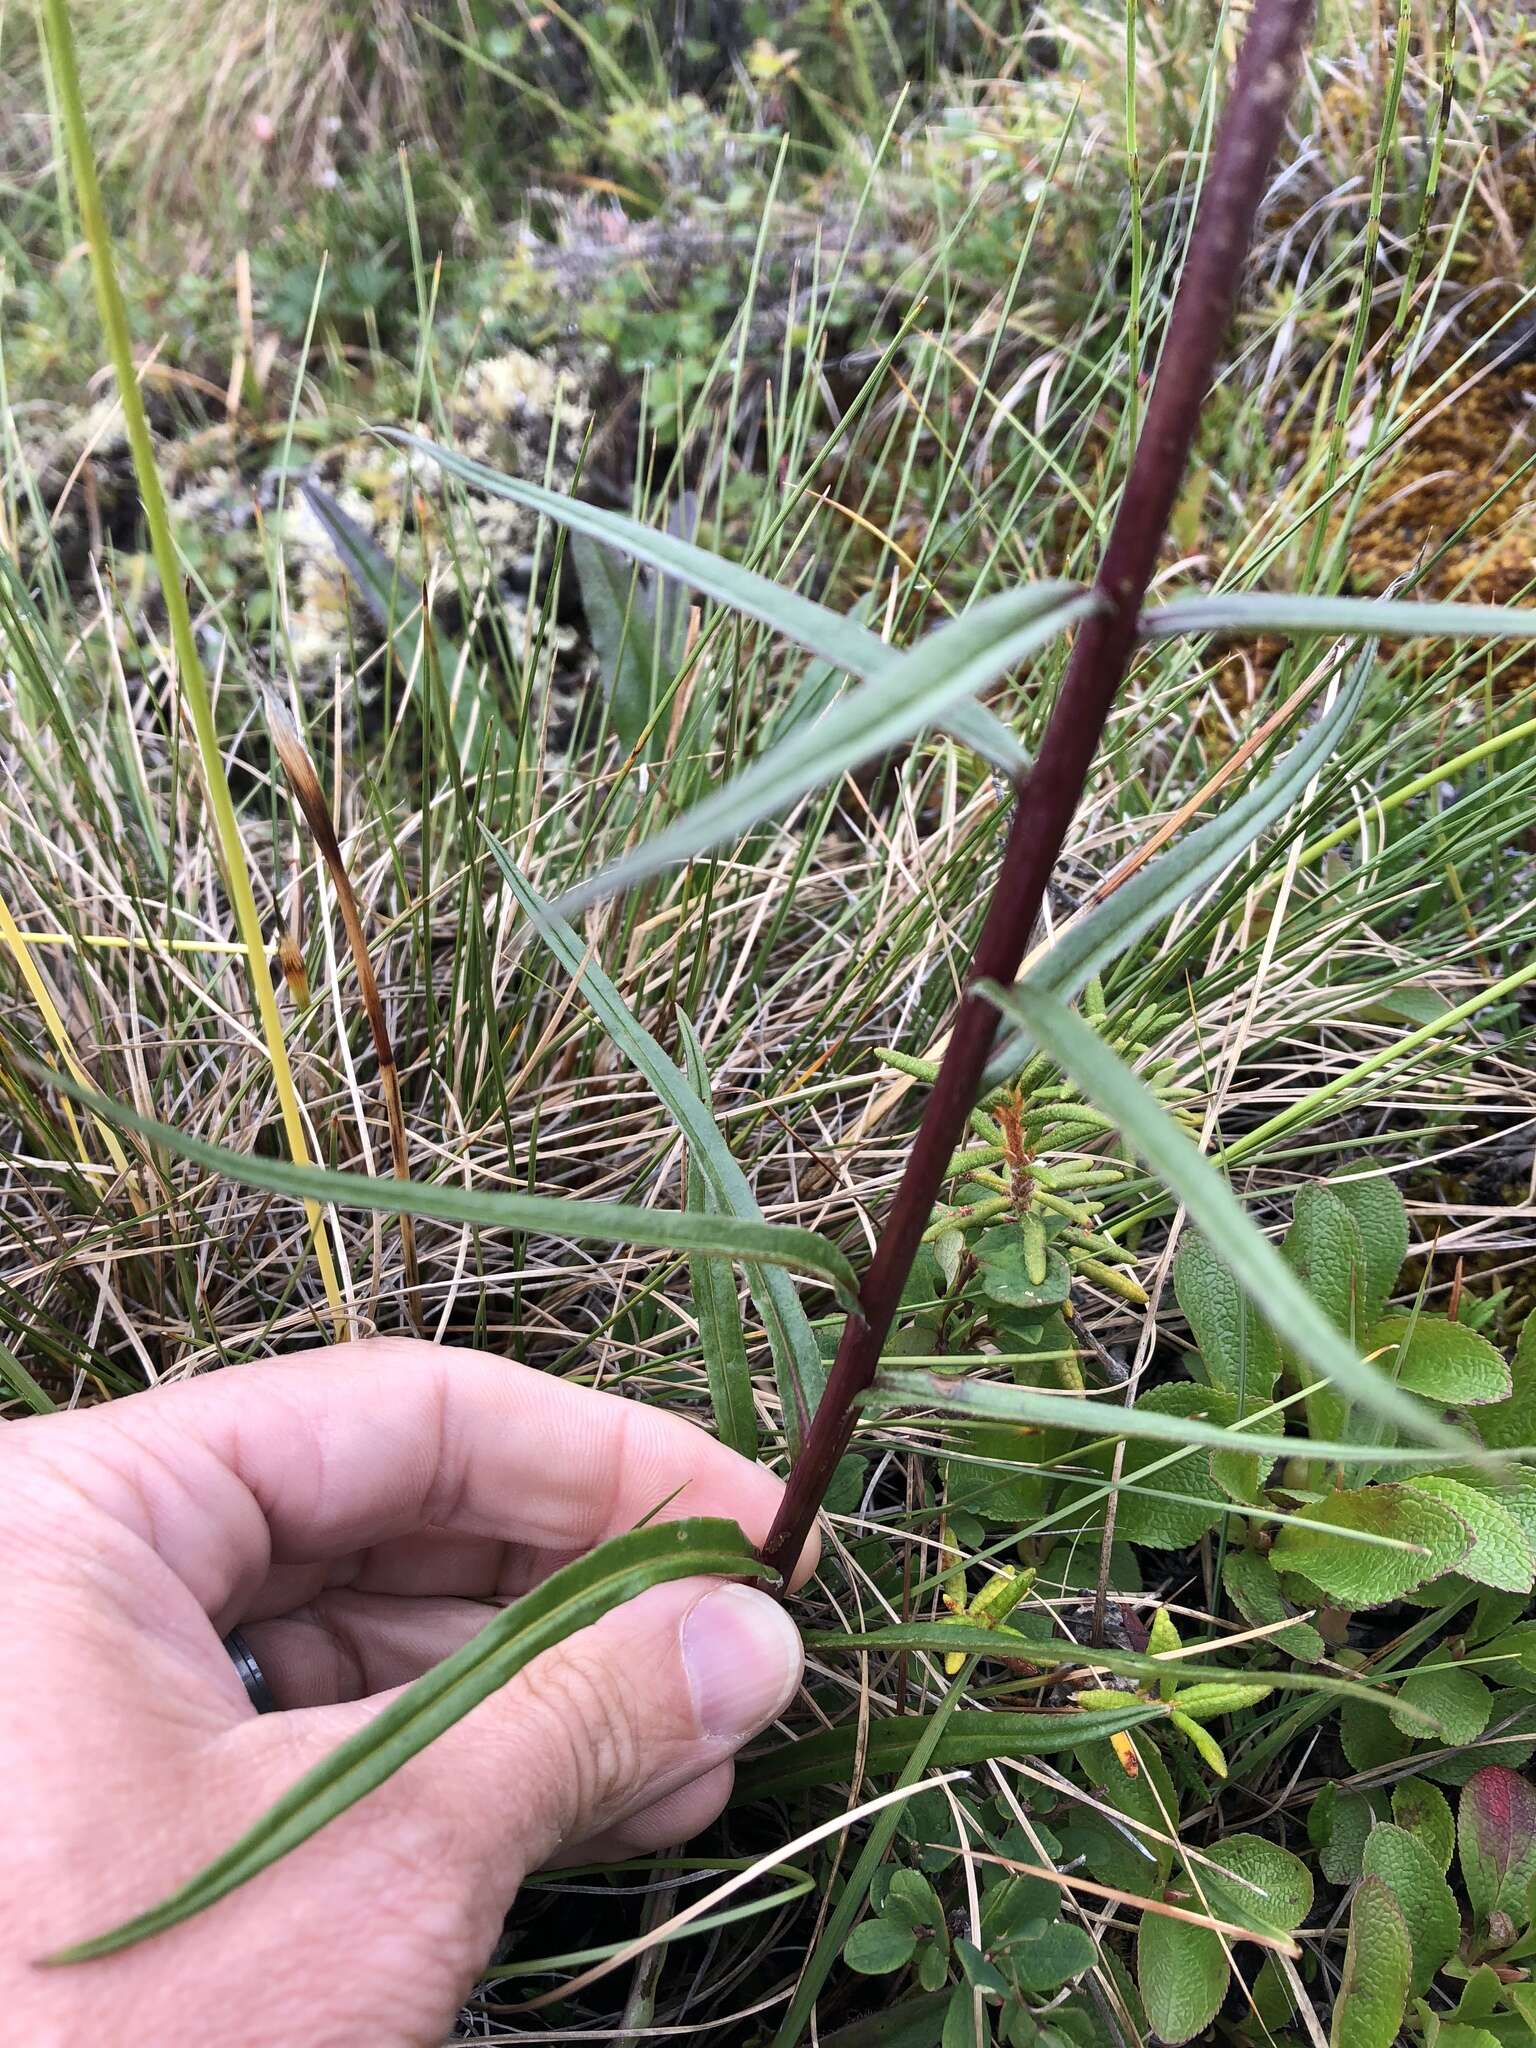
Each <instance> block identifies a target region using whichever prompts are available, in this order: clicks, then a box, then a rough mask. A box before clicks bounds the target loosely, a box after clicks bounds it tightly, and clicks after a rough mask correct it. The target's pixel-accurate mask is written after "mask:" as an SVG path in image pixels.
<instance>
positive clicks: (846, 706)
mask: <svg viewBox="0 0 1536 2048" xmlns="http://www.w3.org/2000/svg"><path fill="white" fill-rule="evenodd" d="M1097 602H1098V600H1097V599H1096V598H1095V597H1094V596H1093V595H1092V593H1091V592H1087V591H1080V590H1079V589H1078V587H1077V586H1076V585H1075V584H1072V583H1062V582H1056V581H1050V582H1042V583H1034V584H1030V585H1028V586H1026V587H1025V588H1024V589H1023V590H1009V591H1003V592H1002V593H1001V594H1000V595H998V596H997V597H990V598H986V599H984V600H983V601H982V602H981V603H980V604H977V605H973V606H972V608H971V609H970V610H969V611H968V612H963V613H962V614H961V616H960V617H959V618H958V619H951V620H950V621H949V622H948V623H947V624H945V625H943V626H940V627H938V628H937V629H936V630H935V631H934V632H932V633H929V634H928V635H927V636H926V637H925V638H924V639H922V640H920V641H919V642H918V644H917V646H916V647H914V648H912V649H911V650H910V651H909V652H908V653H906V654H899V655H895V656H892V657H890V658H889V659H888V660H887V663H886V666H885V667H884V668H883V669H882V670H881V671H880V672H879V673H878V674H877V675H873V676H870V677H868V678H867V679H866V680H865V681H864V682H862V683H859V684H856V685H855V687H854V688H853V689H851V690H849V691H848V692H847V693H846V694H845V695H844V696H842V697H840V698H839V699H838V701H837V702H836V703H835V704H834V705H833V706H832V708H831V709H830V710H829V711H827V712H825V713H823V715H822V716H821V717H820V718H818V719H816V720H815V721H814V722H813V723H809V724H806V725H797V726H795V727H794V728H792V730H791V731H790V732H789V733H787V734H786V735H785V737H784V738H783V739H781V740H780V741H779V742H778V743H777V745H775V746H772V747H770V748H769V749H768V751H767V753H765V754H762V755H759V757H758V759H757V760H755V761H754V762H753V763H752V764H751V766H750V767H748V768H745V769H743V770H742V772H741V774H739V775H737V776H736V777H734V778H733V780H732V781H730V782H728V783H727V784H726V785H725V787H724V788H723V789H721V790H718V791H716V793H715V794H714V795H713V796H707V797H705V798H704V800H703V802H702V803H697V804H695V805H694V806H693V807H692V809H691V810H688V811H685V812H684V813H683V815H682V816H681V817H680V818H677V819H675V820H674V821H673V823H672V824H670V825H668V826H667V827H666V828H665V829H664V830H663V831H661V832H658V833H656V834H654V835H653V836H652V837H651V838H649V839H646V840H644V841H643V842H642V843H641V844H640V845H639V846H637V847H635V849H634V850H633V851H632V852H631V853H627V854H625V855H624V856H623V857H622V858H621V859H619V860H617V861H615V862H614V863H613V865H612V866H611V867H609V868H606V869H604V870H603V872H602V873H601V874H599V875H597V876H595V877H594V878H593V880H592V881H590V882H584V883H582V884H581V886H580V887H579V888H576V889H573V890H572V891H571V893H570V895H569V896H567V897H566V898H564V899H563V901H562V904H561V906H560V907H561V908H564V909H575V908H579V907H580V906H582V905H585V904H588V903H594V902H596V901H597V900H598V899H599V898H600V897H603V896H611V895H612V894H614V892H615V891H616V890H620V889H629V888H632V887H633V886H634V885H635V883H637V882H643V881H645V880H647V879H648V878H649V877H650V876H652V875H656V874H660V873H661V872H662V870H663V869H665V868H669V867H673V866H675V865H676V864H677V863H678V862H680V861H684V860H689V859H692V857H693V856H694V855H695V854H699V853H704V852H706V851H707V850H708V849H709V848H710V847H712V846H718V845H719V844H720V843H721V842H722V841H725V840H731V839H737V838H740V837H741V835H742V834H743V833H744V832H747V831H750V829H751V828H752V827H753V826H754V825H757V824H760V823H761V822H762V820H764V819H765V818H771V817H774V816H776V815H778V814H779V813H780V812H783V811H785V810H787V809H788V808H789V807H790V806H791V805H792V804H793V803H795V802H796V801H797V800H798V799H799V798H800V797H802V796H805V795H807V794H808V793H809V792H810V791H811V790H813V789H819V788H821V787H823V785H825V784H827V783H830V782H835V781H836V780H837V779H838V777H839V776H841V775H844V774H846V773H847V772H848V770H849V769H851V768H857V767H858V766H859V765H860V764H861V763H862V762H865V761H869V760H873V759H875V758H876V757H877V756H878V755H880V754H883V753H885V752H886V751H887V750H888V749H890V748H891V747H894V746H898V745H899V744H900V743H901V742H902V741H903V740H908V739H911V738H912V736H913V735H914V734H915V733H918V732H921V731H923V730H924V729H925V728H927V727H929V726H932V725H936V724H938V723H939V722H940V720H941V719H942V717H943V714H944V711H945V710H946V708H947V707H948V706H950V705H952V704H957V703H959V702H960V701H961V699H962V698H965V697H968V696H970V695H972V694H973V693H974V692H975V691H977V690H981V689H985V688H986V686H987V685H988V684H989V683H993V682H996V681H997V679H998V677H999V676H1002V675H1006V673H1007V672H1008V670H1009V669H1011V668H1015V667H1017V665H1018V664H1019V663H1020V662H1021V661H1025V660H1027V659H1028V657H1029V656H1030V655H1031V654H1035V653H1038V651H1039V650H1040V649H1041V648H1042V647H1044V646H1045V645H1046V643H1047V642H1048V641H1050V640H1053V639H1054V638H1055V637H1056V635H1057V634H1058V633H1061V632H1064V631H1065V630H1066V628H1067V627H1068V626H1070V625H1073V624H1075V623H1076V622H1077V620H1079V619H1082V618H1086V616H1087V615H1088V613H1089V612H1090V611H1092V610H1093V608H1094V606H1095V605H1096V604H1097Z"/></svg>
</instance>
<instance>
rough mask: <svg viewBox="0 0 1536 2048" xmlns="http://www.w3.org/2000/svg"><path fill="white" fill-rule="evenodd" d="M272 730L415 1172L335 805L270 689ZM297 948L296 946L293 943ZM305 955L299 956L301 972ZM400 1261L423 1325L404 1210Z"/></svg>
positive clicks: (392, 1116) (402, 1165)
mask: <svg viewBox="0 0 1536 2048" xmlns="http://www.w3.org/2000/svg"><path fill="white" fill-rule="evenodd" d="M265 703H266V714H267V729H268V731H269V732H270V734H271V736H272V744H273V746H274V747H275V748H276V750H277V758H278V760H279V761H280V762H281V763H282V768H283V773H284V774H285V775H286V776H287V778H288V786H289V788H290V789H291V790H292V792H293V798H294V801H295V803H297V805H298V807H299V809H300V811H301V812H302V813H303V815H304V822H305V824H307V825H308V827H309V830H310V835H311V837H312V838H313V839H314V842H315V844H316V846H317V847H318V848H319V850H320V857H321V859H322V860H323V861H324V862H325V867H326V872H327V874H329V876H330V878H331V886H332V887H333V888H334V889H335V891H336V903H337V907H338V908H339V910H340V911H341V922H342V925H343V927H344V928H345V931H346V934H347V944H348V946H350V948H351V949H352V961H353V965H354V966H355V967H356V969H357V985H358V988H359V989H360V990H361V992H362V998H363V1012H364V1014H365V1016H366V1017H367V1019H368V1029H369V1031H370V1033H371V1034H372V1037H373V1049H374V1052H375V1054H376V1055H377V1057H378V1062H379V1092H380V1093H381V1095H382V1096H383V1098H384V1109H385V1114H386V1116H387V1118H388V1121H389V1151H390V1158H391V1161H392V1163H393V1166H394V1172H395V1178H396V1180H409V1179H410V1177H411V1161H410V1148H409V1144H408V1142H407V1139H406V1131H405V1110H404V1106H403V1104H402V1102H401V1099H400V1070H399V1068H398V1066H397V1065H396V1064H395V1049H394V1044H393V1041H392V1040H391V1038H390V1035H389V1023H388V1020H387V1019H386V1017H385V1015H384V1003H383V999H382V997H381V996H380V994H379V983H378V977H377V976H376V975H375V974H374V971H373V961H372V959H371V958H370V956H369V952H368V939H367V934H366V933H365V932H364V930H363V919H362V913H361V911H360V910H359V909H358V904H357V892H356V890H354V888H353V887H352V878H351V876H350V875H349V874H348V873H347V864H346V861H345V859H344V858H343V855H342V851H341V841H340V840H339V838H338V837H337V834H336V825H335V821H334V819H333V818H332V816H331V809H330V805H329V804H328V803H327V802H326V800H325V791H324V789H323V788H322V787H321V784H320V777H319V774H318V772H317V771H316V768H315V764H314V762H313V760H312V759H311V758H310V754H309V749H308V748H307V747H306V746H305V744H304V738H303V735H302V734H301V733H300V731H299V728H298V726H297V725H296V724H295V723H294V720H293V715H292V713H291V712H290V711H289V709H288V707H287V705H286V704H284V703H283V701H282V699H281V698H280V697H278V696H277V695H276V694H275V693H274V692H272V691H270V690H269V691H267V692H266V693H265ZM294 950H295V951H296V950H297V949H296V948H294ZM280 951H281V948H280ZM283 969H284V975H285V978H288V979H289V981H290V986H292V985H293V982H292V970H291V967H290V964H289V962H288V960H287V959H284V962H283ZM302 969H303V959H302V955H301V956H300V959H299V970H300V972H301V973H302ZM400 1263H401V1266H402V1268H403V1270H404V1274H405V1298H406V1306H407V1308H408V1309H409V1312H410V1317H411V1321H412V1323H413V1324H414V1325H415V1327H416V1328H417V1329H418V1330H420V1329H421V1328H422V1327H423V1322H422V1311H421V1279H420V1272H419V1269H418V1267H417V1263H416V1225H415V1222H414V1220H413V1219H412V1218H411V1217H409V1216H405V1215H402V1216H401V1218H400Z"/></svg>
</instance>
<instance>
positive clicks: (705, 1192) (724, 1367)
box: [687, 1036, 758, 1458]
mask: <svg viewBox="0 0 1536 2048" xmlns="http://www.w3.org/2000/svg"><path fill="white" fill-rule="evenodd" d="M687 1055H688V1074H689V1078H690V1080H691V1081H692V1083H693V1086H694V1088H695V1089H696V1090H697V1091H698V1095H699V1099H700V1101H701V1102H702V1101H705V1100H706V1099H707V1094H708V1089H709V1069H708V1068H707V1067H706V1066H705V1065H704V1061H703V1055H702V1053H701V1051H700V1050H699V1046H698V1041H697V1040H696V1039H695V1038H693V1037H691V1036H690V1038H689V1040H688V1044H687ZM687 1199H688V1207H689V1208H690V1209H698V1210H701V1211H702V1212H703V1213H704V1214H705V1215H710V1214H713V1212H714V1211H715V1210H716V1209H717V1208H718V1206H719V1199H720V1198H719V1196H718V1195H717V1194H716V1193H715V1191H714V1189H713V1188H712V1187H711V1186H710V1184H709V1181H708V1180H707V1178H706V1177H705V1174H704V1170H703V1168H702V1167H701V1166H700V1164H699V1160H698V1154H697V1153H696V1152H695V1150H694V1148H693V1147H692V1146H691V1145H690V1146H689V1148H688V1191H687ZM688 1281H689V1285H690V1287H691V1288H692V1290H693V1308H694V1314H695V1315H696V1316H697V1317H698V1319H699V1349H700V1351H702V1352H703V1354H704V1370H705V1372H706V1374H707V1375H708V1377H709V1403H710V1407H711V1409H712V1410H713V1411H714V1417H715V1434H716V1436H718V1437H719V1439H720V1441H721V1443H723V1444H728V1445H729V1446H730V1448H731V1449H732V1450H733V1451H738V1452H739V1453H740V1454H741V1456H742V1457H744V1458H756V1456H757V1453H758V1438H757V1411H756V1409H755V1407H754V1406H753V1402H752V1368H751V1366H750V1365H749V1364H748V1362H747V1339H746V1332H745V1330H744V1329H743V1327H742V1321H741V1303H740V1302H739V1301H738V1300H737V1298H736V1287H735V1283H734V1282H733V1281H732V1279H731V1276H730V1273H729V1271H728V1270H727V1269H726V1268H725V1267H723V1266H722V1265H721V1264H720V1262H719V1260H718V1259H700V1258H695V1259H690V1260H689V1262H688Z"/></svg>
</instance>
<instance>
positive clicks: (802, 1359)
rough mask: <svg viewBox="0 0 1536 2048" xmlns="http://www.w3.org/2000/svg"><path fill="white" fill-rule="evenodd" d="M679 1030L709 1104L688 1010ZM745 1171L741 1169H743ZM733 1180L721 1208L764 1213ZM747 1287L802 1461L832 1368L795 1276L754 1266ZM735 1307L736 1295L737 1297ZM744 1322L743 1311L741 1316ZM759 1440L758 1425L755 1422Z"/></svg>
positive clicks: (792, 1443)
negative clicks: (803, 1445)
mask: <svg viewBox="0 0 1536 2048" xmlns="http://www.w3.org/2000/svg"><path fill="white" fill-rule="evenodd" d="M677 1021H678V1027H679V1029H680V1030H681V1032H682V1034H683V1045H684V1049H685V1053H686V1056H687V1060H688V1071H689V1073H690V1074H692V1075H694V1076H696V1086H697V1092H698V1096H699V1100H700V1101H701V1102H703V1103H705V1104H707V1103H708V1100H709V1067H708V1065H707V1063H706V1061H705V1057H704V1048H703V1046H702V1045H701V1044H700V1043H699V1037H698V1033H697V1032H696V1031H695V1030H694V1028H693V1023H692V1020H691V1019H690V1018H689V1017H687V1016H686V1015H685V1014H684V1012H683V1011H681V1010H679V1011H678V1013H677ZM720 1142H721V1146H722V1149H723V1150H724V1151H725V1156H726V1158H727V1159H728V1160H729V1161H730V1164H731V1166H732V1167H733V1168H734V1167H735V1166H736V1161H735V1158H734V1156H733V1155H732V1153H731V1151H730V1148H729V1147H728V1146H727V1145H726V1144H725V1140H724V1139H723V1138H722V1139H721V1141H720ZM737 1171H738V1172H739V1171H740V1170H739V1168H738V1169H737ZM732 1186H733V1182H732V1177H731V1176H730V1175H726V1176H725V1177H724V1178H723V1179H722V1180H721V1182H720V1184H719V1186H718V1188H717V1190H716V1197H717V1200H718V1201H719V1202H720V1203H721V1205H722V1206H723V1207H724V1208H726V1209H727V1210H729V1211H730V1212H731V1213H732V1214H734V1215H739V1216H749V1215H750V1216H756V1215H759V1214H760V1213H761V1212H760V1211H759V1209H758V1207H757V1197H756V1196H755V1195H754V1194H753V1192H752V1187H751V1183H750V1182H749V1181H748V1180H747V1179H746V1177H745V1175H742V1176H741V1185H740V1190H739V1194H740V1197H741V1200H742V1203H743V1204H744V1206H738V1204H737V1201H736V1200H735V1199H733V1195H732ZM746 1274H747V1286H748V1287H749V1288H750V1289H751V1292H752V1305H753V1307H754V1308H755V1309H756V1310H757V1312H758V1314H759V1315H760V1316H761V1317H762V1319H763V1330H764V1333H765V1335H766V1336H767V1339H768V1349H769V1351H770V1353H771V1354H772V1357H773V1372H774V1378H775V1380H776V1381H777V1383H778V1389H779V1401H780V1405H781V1407H782V1408H783V1411H784V1437H785V1442H786V1444H787V1446H788V1448H789V1451H790V1454H791V1456H798V1455H799V1451H800V1446H801V1443H802V1442H803V1440H804V1436H805V1431H806V1428H807V1426H808V1424H809V1422H810V1419H811V1416H812V1415H813V1414H814V1413H815V1410H816V1404H817V1403H818V1402H819V1401H820V1399H821V1397H822V1394H823V1393H824V1391H825V1390H826V1384H827V1365H826V1360H825V1359H824V1358H823V1357H822V1355H821V1349H820V1347H819V1345H818V1344H817V1342H816V1332H815V1331H814V1330H813V1329H812V1328H811V1324H810V1318H809V1317H808V1316H807V1315H806V1313H805V1310H804V1309H803V1308H802V1307H801V1305H800V1297H799V1295H798V1294H797V1293H796V1292H795V1288H794V1283H793V1282H792V1281H791V1280H790V1278H789V1275H788V1274H787V1273H784V1272H782V1271H780V1270H779V1269H778V1268H777V1267H774V1266H761V1265H757V1264H749V1265H748V1266H747V1268H746ZM732 1300H733V1304H734V1296H733V1297H732ZM738 1320H739V1312H738ZM746 1401H747V1405H748V1408H749V1410H750V1408H751V1401H752V1390H751V1382H750V1378H749V1380H748V1383H747V1388H746ZM752 1427H753V1434H754V1436H755V1435H756V1429H757V1425H756V1421H755V1419H754V1421H753V1425H752Z"/></svg>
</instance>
